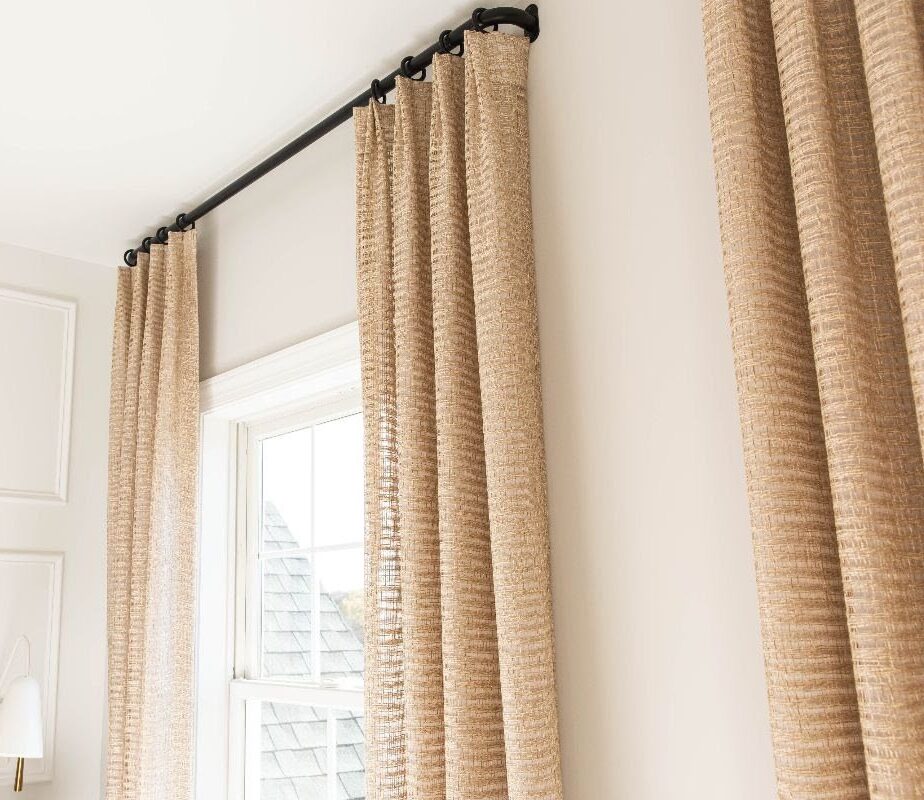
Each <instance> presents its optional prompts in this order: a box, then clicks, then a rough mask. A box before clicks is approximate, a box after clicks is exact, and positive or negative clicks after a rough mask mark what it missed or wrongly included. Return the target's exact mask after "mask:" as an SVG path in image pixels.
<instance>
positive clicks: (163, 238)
mask: <svg viewBox="0 0 924 800" xmlns="http://www.w3.org/2000/svg"><path fill="white" fill-rule="evenodd" d="M167 236H168V231H167V227H166V226H163V227H161V228H158V229H157V233H156V234H155V236H154V238H155V239H157V243H158V244H167Z"/></svg>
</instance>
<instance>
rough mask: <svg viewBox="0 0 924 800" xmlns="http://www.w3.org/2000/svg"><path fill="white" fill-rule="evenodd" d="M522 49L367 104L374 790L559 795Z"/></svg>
mask: <svg viewBox="0 0 924 800" xmlns="http://www.w3.org/2000/svg"><path fill="white" fill-rule="evenodd" d="M528 55H529V42H528V40H527V39H526V38H524V37H521V36H509V35H506V34H497V33H495V34H484V33H467V34H466V37H465V58H464V59H462V58H459V57H457V56H448V55H439V56H437V57H436V59H435V61H434V65H433V83H432V84H430V83H418V82H415V81H409V80H404V79H401V78H399V80H398V89H397V101H396V104H395V105H394V106H391V105H389V106H385V105H379V104H376V103H371V104H370V106H369V107H368V108H364V109H359V110H357V111H356V114H355V122H356V149H357V168H356V178H357V213H358V221H357V239H358V262H359V278H358V280H359V323H360V335H361V342H362V382H363V413H364V417H365V426H366V445H365V447H366V502H367V508H366V512H367V513H366V522H367V540H366V548H367V554H366V558H367V570H366V582H367V593H366V601H365V602H366V610H365V620H366V621H365V624H366V635H365V647H366V748H367V765H366V769H367V791H368V798H369V800H394V799H395V798H405V797H407V798H414V799H415V800H431V799H432V800H437V799H439V800H442V798H447V799H448V800H479V798H508V797H509V798H512V799H513V800H527V799H530V800H532V799H533V798H535V799H536V800H538V799H539V798H542V799H543V800H555V798H560V797H561V776H560V768H559V749H558V725H557V710H556V696H555V680H554V664H553V661H554V658H553V642H552V618H551V595H550V589H549V552H548V551H549V542H548V524H547V514H546V490H545V462H544V451H543V437H542V402H541V397H540V390H539V342H538V331H537V320H536V291H535V278H534V269H533V246H532V223H531V212H530V188H529V139H528V132H527V119H526V69H527V59H528Z"/></svg>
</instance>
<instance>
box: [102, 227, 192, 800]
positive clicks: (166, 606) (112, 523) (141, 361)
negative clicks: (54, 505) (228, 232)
mask: <svg viewBox="0 0 924 800" xmlns="http://www.w3.org/2000/svg"><path fill="white" fill-rule="evenodd" d="M109 420H110V421H109V534H108V571H109V575H108V640H109V747H108V764H107V775H106V797H107V800H136V798H145V800H154V798H178V799H180V800H182V798H189V797H191V796H192V732H193V731H192V723H193V702H192V700H193V630H194V620H195V614H194V588H195V575H196V538H195V537H196V503H197V498H196V485H197V472H198V445H199V322H198V312H197V299H196V233H195V231H190V232H188V233H172V234H170V239H169V242H168V243H167V244H166V245H153V246H152V247H151V254H150V256H148V255H146V254H144V253H141V254H139V257H138V265H137V266H136V267H133V268H122V269H120V270H119V277H118V290H117V296H116V311H115V331H114V336H113V348H112V394H111V398H110V411H109Z"/></svg>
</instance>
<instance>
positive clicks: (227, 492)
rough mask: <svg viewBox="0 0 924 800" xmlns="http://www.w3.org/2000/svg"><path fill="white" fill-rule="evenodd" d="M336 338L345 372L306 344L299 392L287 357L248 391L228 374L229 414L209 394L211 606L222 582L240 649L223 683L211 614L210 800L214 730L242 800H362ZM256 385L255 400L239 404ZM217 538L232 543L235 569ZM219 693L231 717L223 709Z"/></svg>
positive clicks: (347, 416)
mask: <svg viewBox="0 0 924 800" xmlns="http://www.w3.org/2000/svg"><path fill="white" fill-rule="evenodd" d="M341 338H342V339H345V340H346V341H347V342H348V345H349V346H346V347H340V348H339V350H338V349H337V348H334V350H335V353H336V355H337V356H338V357H337V358H333V357H332V356H331V353H330V352H328V351H329V350H330V347H329V345H330V342H327V343H326V345H325V346H323V347H320V348H319V347H317V346H315V344H316V343H313V342H309V343H306V345H304V346H300V347H301V348H302V349H307V351H308V355H307V357H305V353H301V355H300V356H299V357H298V358H297V359H295V360H296V361H297V362H299V365H298V368H297V371H300V373H301V377H300V378H299V379H298V380H296V381H293V379H292V372H293V365H292V359H291V358H288V357H285V358H283V357H281V355H277V356H274V357H271V359H269V360H268V363H267V364H263V365H261V362H256V363H255V365H252V366H251V367H249V370H250V374H249V376H248V377H247V379H246V380H244V379H242V378H241V375H240V374H238V375H237V376H236V378H237V379H235V373H236V372H237V371H235V372H232V373H229V375H228V377H227V379H225V384H222V383H221V381H219V383H218V385H217V386H218V388H217V389H216V391H215V394H216V395H219V396H220V395H222V394H224V395H228V396H230V397H232V398H233V399H232V401H231V402H230V403H229V404H228V405H227V406H224V407H223V406H222V405H221V402H220V398H219V399H217V400H216V399H215V398H214V397H211V399H209V398H210V396H209V394H208V393H207V392H206V391H205V387H204V388H203V407H204V408H205V409H208V408H209V406H210V405H212V406H217V410H215V411H213V412H212V413H211V414H210V413H209V411H208V410H206V412H205V413H204V414H203V422H204V425H203V464H202V470H203V497H202V538H203V547H202V577H201V585H200V596H201V597H202V598H206V597H214V596H215V595H213V594H212V593H213V592H214V591H215V589H216V584H220V583H222V581H224V583H225V584H226V587H225V588H226V596H227V603H226V608H225V619H226V620H227V628H228V629H229V635H228V636H227V637H225V638H226V639H228V640H229V642H228V645H227V647H226V649H227V651H228V652H227V653H226V661H227V662H228V668H227V669H226V670H225V671H224V672H223V673H222V672H221V670H220V669H219V668H217V667H216V665H218V664H219V662H220V661H221V659H220V658H219V657H218V656H216V655H215V653H214V652H213V651H212V649H211V648H213V647H214V648H217V649H221V647H222V644H221V637H220V635H219V634H218V632H216V630H215V626H220V623H221V621H222V617H221V614H220V613H217V611H216V609H215V608H213V609H212V610H211V611H209V605H210V604H209V602H201V603H200V605H204V606H205V608H204V610H203V611H201V612H200V635H199V662H200V663H199V683H200V691H199V698H198V712H199V719H198V724H197V730H198V737H197V739H198V742H197V792H198V795H199V798H200V800H202V798H205V797H215V796H220V795H221V794H222V787H221V786H219V785H217V784H216V783H215V781H214V778H215V768H216V767H217V766H218V764H219V762H220V760H221V758H222V755H223V754H222V752H221V747H220V746H219V745H218V744H217V743H216V741H215V739H214V738H213V737H214V735H215V733H216V732H223V733H224V734H225V736H224V741H225V743H226V746H225V750H224V756H225V758H226V765H225V768H224V773H225V774H224V783H225V785H226V787H227V794H228V796H229V797H230V798H233V800H361V798H364V797H365V770H364V767H365V752H364V733H363V717H362V685H363V428H362V416H361V414H360V395H359V388H358V359H357V358H356V350H357V349H358V348H357V347H356V345H355V326H349V329H348V330H347V331H346V332H345V333H344V336H343V337H341ZM341 344H343V342H341ZM286 352H287V351H284V353H286ZM319 353H320V355H321V356H323V357H319ZM280 359H281V360H282V361H283V362H284V363H283V364H280V363H279V362H280ZM302 361H304V362H305V363H304V364H301V363H300V362H302ZM338 362H339V363H338ZM332 363H333V367H332ZM319 365H320V366H319ZM254 372H256V374H257V376H258V377H259V380H255V379H254ZM274 373H276V374H278V375H279V380H278V381H274V380H273V374H274ZM221 377H224V376H221ZM251 385H253V386H256V387H257V388H256V390H254V391H252V392H251V393H250V394H248V393H247V392H246V391H242V390H239V388H240V387H241V386H243V387H245V388H246V387H247V386H251ZM299 385H300V388H299ZM235 386H238V389H236V388H235ZM222 490H224V491H222ZM229 498H230V500H231V503H230V504H229V503H228V499H229ZM222 532H223V535H224V536H225V537H226V540H230V544H231V546H230V551H231V552H230V555H229V556H228V559H227V561H226V562H225V563H221V562H222V558H221V548H220V546H219V544H218V537H219V536H220V535H221V533H222ZM210 555H214V556H215V558H210ZM210 576H211V577H210ZM219 591H220V588H219ZM217 605H218V603H217V602H216V603H215V606H216V607H217ZM210 665H211V666H210ZM216 676H218V677H216ZM219 678H220V680H219ZM219 684H220V685H219ZM222 687H223V691H224V696H225V697H226V698H227V708H226V711H225V713H224V714H222V711H221V709H220V708H218V707H217V706H216V701H217V699H218V698H219V697H220V696H221V695H220V691H221V689H222Z"/></svg>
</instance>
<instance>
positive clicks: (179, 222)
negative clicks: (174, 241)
mask: <svg viewBox="0 0 924 800" xmlns="http://www.w3.org/2000/svg"><path fill="white" fill-rule="evenodd" d="M174 222H175V223H176V226H177V228H179V229H180V233H182V232H183V231H184V230H185V228H186V225H187V222H186V214H177V215H176V219H175V220H174Z"/></svg>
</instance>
